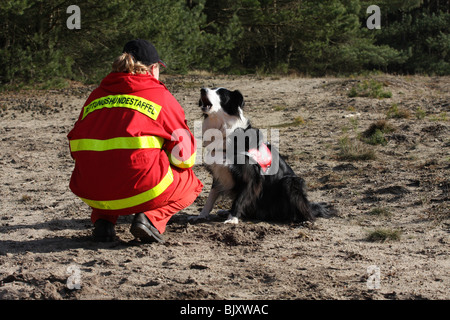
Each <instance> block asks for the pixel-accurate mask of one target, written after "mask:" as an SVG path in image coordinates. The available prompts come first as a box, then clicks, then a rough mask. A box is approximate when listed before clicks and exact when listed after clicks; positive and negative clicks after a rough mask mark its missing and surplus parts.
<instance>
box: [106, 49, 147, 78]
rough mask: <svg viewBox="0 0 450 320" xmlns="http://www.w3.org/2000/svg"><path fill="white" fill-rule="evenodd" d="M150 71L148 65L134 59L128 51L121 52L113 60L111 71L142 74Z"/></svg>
mask: <svg viewBox="0 0 450 320" xmlns="http://www.w3.org/2000/svg"><path fill="white" fill-rule="evenodd" d="M149 71H150V67H149V66H146V65H145V64H143V63H142V62H140V61H136V60H135V59H134V57H133V56H132V55H131V54H129V53H126V52H124V53H122V54H121V55H120V56H118V57H117V58H116V60H114V62H113V64H112V72H125V73H131V74H142V73H147V72H149Z"/></svg>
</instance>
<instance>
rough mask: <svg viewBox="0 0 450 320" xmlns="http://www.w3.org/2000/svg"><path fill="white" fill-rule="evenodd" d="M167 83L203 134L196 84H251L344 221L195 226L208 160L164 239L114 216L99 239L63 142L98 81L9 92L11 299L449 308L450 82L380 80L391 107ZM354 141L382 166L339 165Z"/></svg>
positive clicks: (278, 83)
mask: <svg viewBox="0 0 450 320" xmlns="http://www.w3.org/2000/svg"><path fill="white" fill-rule="evenodd" d="M162 79H163V81H165V82H166V84H167V86H168V88H169V89H170V90H171V92H172V93H173V94H174V95H175V97H176V98H177V99H178V101H179V102H180V103H181V104H182V105H183V107H184V108H185V110H186V115H187V119H188V123H189V125H190V126H191V127H192V128H194V126H195V123H196V121H201V112H200V110H199V108H198V98H199V89H200V88H201V87H203V86H208V87H213V86H223V87H227V88H229V89H233V90H234V89H239V90H241V92H242V93H243V94H244V96H245V99H246V115H247V117H249V118H250V119H251V120H252V123H253V125H254V126H257V127H260V128H265V129H267V132H268V134H269V135H270V134H271V133H272V132H275V131H272V130H277V133H278V134H279V142H280V143H279V149H280V150H281V153H282V154H283V155H285V156H286V158H287V159H288V162H289V163H290V164H291V165H292V167H293V168H294V170H295V171H296V172H297V173H298V174H299V175H301V176H302V177H303V178H304V179H305V180H306V181H307V185H308V190H309V198H310V200H312V201H324V202H328V203H330V204H332V205H333V206H334V207H335V208H336V210H337V214H336V215H335V216H333V217H332V218H330V219H318V220H317V221H316V222H315V223H314V224H302V225H283V224H270V223H266V222H260V221H243V222H241V223H240V224H238V225H228V224H227V225H225V224H223V220H222V219H221V218H219V217H217V216H215V215H213V218H212V219H211V220H210V221H204V222H201V223H190V222H189V221H188V218H189V217H190V216H192V215H197V214H199V211H200V210H201V208H202V206H203V204H204V202H205V200H206V197H207V195H208V192H209V189H210V185H211V177H210V176H209V174H208V173H207V171H206V170H205V168H204V167H203V165H202V164H201V163H199V164H198V165H196V166H195V169H194V170H195V172H196V173H197V175H198V177H199V178H200V179H201V180H202V181H203V182H204V184H205V188H204V191H203V192H202V194H201V195H200V196H199V198H198V199H197V200H196V201H195V203H194V204H193V205H192V206H190V207H189V208H187V209H185V210H183V211H182V212H180V213H178V214H177V215H175V216H174V217H173V219H172V220H171V221H170V223H169V225H168V229H167V232H166V234H165V235H166V243H165V244H162V245H161V244H141V243H139V242H137V241H135V240H134V239H133V236H132V235H131V234H130V233H129V227H130V222H131V217H122V218H121V219H119V222H118V225H117V227H116V231H117V235H118V238H117V241H115V242H112V243H100V244H99V243H95V242H93V241H92V239H91V233H92V225H91V222H90V219H89V218H90V210H89V208H88V207H87V206H86V205H85V204H84V203H82V202H81V201H80V200H79V199H77V198H76V197H75V196H74V195H73V194H72V193H71V192H70V190H69V189H68V182H69V178H70V174H71V171H72V168H73V165H74V163H73V161H72V159H71V157H70V154H69V150H68V143H67V140H66V135H67V133H68V132H69V130H70V129H71V128H72V126H73V124H74V122H75V120H76V118H77V117H78V114H79V111H80V108H81V106H82V104H83V102H84V100H85V99H86V97H87V96H88V94H89V93H90V91H91V90H92V89H93V87H88V86H82V85H79V84H76V83H74V84H72V85H71V87H70V88H67V89H62V90H46V91H37V90H28V91H21V92H3V93H1V94H0V150H1V151H0V192H1V197H0V299H33V300H34V299H125V300H127V299H161V300H169V299H177V300H180V299H208V300H213V299H214V300H215V299H237V300H240V299H242V300H248V299H261V300H266V299H273V300H277V299H283V300H294V299H307V300H310V299H345V300H347V299H376V300H379V299H402V300H405V299H449V298H450V290H449V286H450V276H449V267H450V259H449V244H450V238H449V235H450V234H449V232H450V213H449V212H450V208H449V190H450V176H449V172H450V135H449V128H450V122H449V119H450V92H449V88H450V78H449V77H440V78H437V77H436V78H434V77H419V76H410V77H394V76H387V75H378V76H372V77H371V79H375V80H376V81H378V82H379V83H382V84H384V88H383V89H384V90H387V91H390V92H391V93H392V97H391V98H383V99H380V98H371V97H349V96H348V93H349V92H350V91H351V89H352V87H354V86H356V85H358V84H360V85H361V84H363V83H364V80H367V79H369V78H367V77H357V78H320V79H318V78H314V79H311V78H301V77H294V76H293V77H272V78H271V77H256V76H253V77H213V76H208V75H191V76H188V77H181V76H170V77H169V76H164V75H163V76H162ZM393 106H394V107H397V110H396V111H397V113H395V112H394V111H395V110H394V109H393V108H392V107H393ZM393 110H394V111H393ZM401 112H403V117H402V116H401ZM393 113H394V115H397V116H398V117H392V116H393ZM378 120H386V121H387V123H388V124H389V126H390V128H391V129H392V130H391V131H390V132H387V133H385V134H384V139H385V140H384V142H385V143H383V144H378V145H370V144H368V143H366V142H364V141H363V140H364V139H363V136H364V132H365V131H366V130H367V129H368V128H369V127H370V126H371V125H372V124H373V123H375V122H376V121H378ZM345 138H347V140H345ZM269 140H270V137H269ZM343 141H347V142H348V144H349V145H350V146H351V147H354V148H358V149H357V151H356V152H357V154H358V153H362V152H364V151H365V150H366V149H368V150H369V151H372V156H373V158H372V159H367V160H365V159H360V160H354V159H346V158H342V157H341V155H342V154H341V153H340V152H341V149H340V148H341V146H342V142H343ZM228 205H229V202H228V201H227V200H226V199H224V200H223V201H221V202H220V203H219V204H218V206H217V207H216V210H217V209H220V208H224V209H226V208H227V207H228ZM375 231H378V232H379V233H383V232H384V233H383V234H382V236H383V235H384V236H385V237H386V235H387V238H381V240H378V239H376V238H375V239H374V235H375ZM389 236H391V237H389Z"/></svg>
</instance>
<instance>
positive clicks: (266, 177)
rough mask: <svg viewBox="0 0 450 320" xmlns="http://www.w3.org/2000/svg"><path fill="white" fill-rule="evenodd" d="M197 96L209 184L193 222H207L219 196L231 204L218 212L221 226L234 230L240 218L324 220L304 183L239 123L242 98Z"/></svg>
mask: <svg viewBox="0 0 450 320" xmlns="http://www.w3.org/2000/svg"><path fill="white" fill-rule="evenodd" d="M200 95H201V96H200V100H199V106H200V107H201V110H202V112H203V115H204V120H203V124H202V132H203V147H204V148H205V151H206V152H205V157H204V162H205V163H206V166H207V168H208V170H209V171H210V172H211V174H212V176H213V183H212V188H211V191H210V194H209V196H208V199H207V200H206V203H205V206H204V208H203V209H202V211H201V213H200V215H199V216H197V217H195V218H194V219H206V218H208V216H209V214H210V212H211V210H212V209H213V207H214V204H215V202H216V200H217V199H218V198H219V196H222V195H225V196H229V197H231V199H232V200H233V204H232V207H231V210H230V211H226V212H221V213H222V214H224V213H226V214H227V215H228V219H227V220H226V221H225V223H234V224H237V223H238V221H239V219H241V218H242V219H252V220H262V221H274V222H303V221H313V220H314V219H315V218H316V217H327V216H328V209H327V208H326V207H325V206H324V205H322V204H318V203H310V202H309V201H308V199H307V197H306V189H305V182H304V180H303V179H302V178H300V177H298V176H297V175H296V174H295V173H294V171H293V170H292V168H291V167H290V166H289V165H288V164H287V163H286V161H285V160H284V159H283V157H282V156H281V155H280V154H279V153H278V151H277V149H276V148H275V147H273V146H272V145H270V144H269V143H268V142H265V141H264V137H263V135H262V133H261V131H260V130H259V129H257V128H253V127H252V126H251V124H250V122H249V120H248V119H247V118H245V117H244V114H243V108H244V104H245V102H244V97H243V96H242V94H241V93H240V92H239V91H238V90H235V91H230V90H227V89H225V88H213V89H209V88H203V89H201V92H200ZM211 131H212V132H213V134H211ZM212 136H213V137H214V139H208V137H210V138H211V137H212ZM211 159H213V160H212V161H211ZM219 214H220V213H219Z"/></svg>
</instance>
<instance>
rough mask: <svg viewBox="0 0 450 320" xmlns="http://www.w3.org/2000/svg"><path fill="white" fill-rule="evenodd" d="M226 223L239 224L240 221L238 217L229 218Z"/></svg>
mask: <svg viewBox="0 0 450 320" xmlns="http://www.w3.org/2000/svg"><path fill="white" fill-rule="evenodd" d="M224 223H230V224H238V223H239V219H238V218H237V217H233V216H229V217H228V219H227V220H226V221H225V222H224Z"/></svg>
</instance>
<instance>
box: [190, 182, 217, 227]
mask: <svg viewBox="0 0 450 320" xmlns="http://www.w3.org/2000/svg"><path fill="white" fill-rule="evenodd" d="M219 195H220V192H219V188H218V187H217V186H215V185H214V184H213V186H212V188H211V191H210V192H209V195H208V199H206V203H205V206H204V207H203V209H202V212H201V213H200V215H198V216H193V217H191V219H192V220H200V219H208V217H209V213H210V212H211V210H212V209H213V207H214V204H215V203H216V200H217V198H218V197H219Z"/></svg>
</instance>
